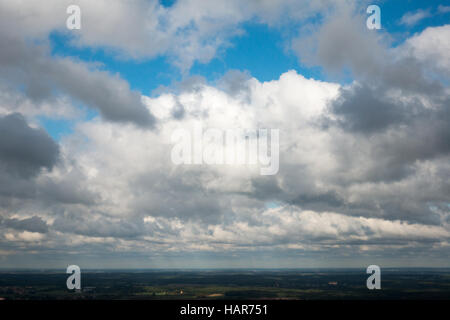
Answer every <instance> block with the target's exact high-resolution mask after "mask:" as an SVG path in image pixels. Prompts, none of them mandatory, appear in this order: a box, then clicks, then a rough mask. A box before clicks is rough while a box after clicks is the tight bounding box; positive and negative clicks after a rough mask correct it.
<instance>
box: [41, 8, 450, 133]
mask: <svg viewBox="0 0 450 320" xmlns="http://www.w3.org/2000/svg"><path fill="white" fill-rule="evenodd" d="M174 2H175V1H173V0H169V1H162V2H161V3H162V4H163V5H165V6H168V7H169V6H171V5H173V4H174ZM446 2H447V3H450V2H449V1H433V2H430V1H424V0H420V1H412V0H408V1H401V0H394V1H373V2H372V4H377V5H379V6H380V8H381V21H382V30H378V31H376V32H384V33H388V34H389V36H390V38H391V41H392V46H396V45H398V44H401V43H402V42H403V41H404V40H405V39H406V38H407V37H409V36H411V35H413V34H414V33H418V32H421V31H422V30H424V29H425V28H427V27H432V26H439V25H443V24H445V23H446V22H448V21H449V19H450V13H448V12H447V13H441V14H433V15H432V17H429V18H424V19H423V20H420V21H418V22H417V23H415V24H414V25H411V26H407V25H404V24H401V23H400V20H401V18H402V16H403V15H404V14H406V13H407V12H415V11H416V10H429V12H430V13H435V12H437V10H438V6H439V5H443V4H445V3H446ZM361 10H362V11H363V12H364V10H365V7H361ZM367 16H368V15H367ZM308 22H311V23H318V22H319V21H318V17H312V18H311V19H309V21H308ZM239 27H240V28H241V29H242V30H243V33H242V34H241V35H238V36H234V37H232V38H231V39H229V45H226V46H225V47H223V48H220V50H219V52H218V55H217V56H216V57H214V58H213V59H211V61H209V62H207V63H200V62H198V61H196V62H195V63H194V65H193V67H192V68H191V69H189V71H188V72H187V73H186V74H182V72H181V71H180V70H179V69H178V68H177V67H175V66H174V65H173V64H171V61H170V59H169V58H168V57H167V56H164V55H161V56H157V57H154V58H151V59H145V58H144V59H138V60H136V59H128V58H124V57H122V56H119V55H117V53H116V52H114V51H113V50H111V49H103V48H89V47H77V46H74V45H73V43H72V42H71V41H72V36H71V34H70V33H66V32H65V33H61V32H53V33H51V34H50V36H49V39H50V43H51V49H52V55H54V56H62V57H76V59H80V60H82V61H85V62H93V63H101V64H102V67H101V68H102V69H104V70H107V71H108V72H111V73H113V74H115V73H118V74H120V76H121V77H122V78H124V79H125V80H126V81H127V82H128V83H129V85H130V88H131V89H133V90H138V91H140V92H141V93H142V94H145V95H151V94H152V92H154V90H156V89H158V88H160V87H171V86H173V85H174V84H176V83H177V82H179V81H182V80H183V79H186V78H189V77H192V76H202V77H204V78H205V79H206V81H208V82H209V83H214V81H216V80H217V79H219V78H221V77H222V76H223V75H224V74H225V73H226V72H227V71H229V70H240V71H246V72H248V73H249V74H250V75H251V76H252V77H255V78H256V79H258V80H259V81H271V80H275V79H278V78H279V76H280V75H281V74H282V73H284V72H286V71H288V70H296V71H297V72H298V73H300V74H302V75H303V76H305V77H306V78H314V79H318V80H325V81H327V80H332V81H338V82H341V83H349V82H351V81H352V78H351V76H349V75H348V74H347V75H346V76H343V77H340V78H336V77H333V76H330V75H329V74H327V73H326V71H324V70H323V69H322V68H321V67H318V66H307V65H305V64H302V63H300V61H299V59H298V57H297V56H296V55H295V54H294V53H293V52H292V50H291V49H290V47H289V39H290V38H292V37H293V36H295V35H296V30H297V29H298V28H299V25H298V24H296V23H294V22H292V23H289V24H288V25H283V26H272V27H269V26H268V25H267V24H264V23H259V22H257V21H256V20H253V21H249V22H245V23H242V24H241V25H240V26H239ZM158 92H159V91H158ZM95 114H96V112H95V111H91V112H90V114H89V117H88V118H92V117H93V116H94V115H95ZM41 124H42V125H43V126H44V127H45V128H46V130H47V131H48V132H49V133H50V134H51V136H52V137H53V138H55V139H57V140H59V139H60V138H61V137H62V136H64V135H67V134H70V133H71V132H72V127H73V121H68V120H58V119H51V118H46V117H41Z"/></svg>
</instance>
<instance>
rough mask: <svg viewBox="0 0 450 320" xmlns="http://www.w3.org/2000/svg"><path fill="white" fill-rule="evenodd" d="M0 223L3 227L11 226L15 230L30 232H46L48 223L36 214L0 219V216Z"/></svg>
mask: <svg viewBox="0 0 450 320" xmlns="http://www.w3.org/2000/svg"><path fill="white" fill-rule="evenodd" d="M0 225H1V226H3V227H5V228H12V229H16V230H21V231H23V230H25V231H30V232H40V233H47V232H48V225H47V223H46V222H45V221H44V220H42V219H41V218H40V217H38V216H32V217H31V218H26V219H16V218H11V219H3V220H2V219H1V217H0Z"/></svg>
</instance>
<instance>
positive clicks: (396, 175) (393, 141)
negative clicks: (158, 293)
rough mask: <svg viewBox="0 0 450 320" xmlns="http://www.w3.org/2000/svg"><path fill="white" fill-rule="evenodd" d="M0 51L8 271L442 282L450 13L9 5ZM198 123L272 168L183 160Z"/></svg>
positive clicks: (267, 4)
mask: <svg viewBox="0 0 450 320" xmlns="http://www.w3.org/2000/svg"><path fill="white" fill-rule="evenodd" d="M73 4H75V5H77V6H79V8H80V12H81V16H80V21H81V28H80V29H68V28H67V25H66V21H67V19H68V18H69V16H70V15H71V14H70V13H69V14H68V13H67V11H66V10H67V7H68V6H69V5H73ZM369 5H377V6H379V8H380V13H381V15H380V17H381V28H380V29H369V28H368V27H367V25H366V20H367V19H368V18H369V16H370V15H371V14H370V13H367V12H366V9H367V7H368V6H369ZM0 43H1V49H0V268H61V269H64V268H66V267H67V266H68V265H74V264H75V265H78V266H80V267H81V268H82V269H83V268H308V267H314V268H317V267H325V268H333V267H354V268H365V267H367V266H368V265H372V264H375V265H379V266H380V267H381V268H382V267H450V259H448V257H449V256H450V179H449V178H450V161H449V160H450V88H449V75H450V53H449V52H450V1H400V0H392V1H375V0H373V1H357V0H343V1H337V0H320V1H297V0H285V1H281V0H249V1H245V2H243V1H239V0H229V1H219V0H208V1H206V0H176V1H156V0H133V1H119V0H111V1H106V0H98V1H95V2H94V1H87V0H80V1H76V0H75V1H72V0H71V1H66V0H45V1H34V0H28V1H8V0H0ZM198 125H202V126H203V128H218V129H220V130H227V129H239V128H241V129H242V128H243V129H260V128H269V129H276V130H279V170H278V171H277V172H276V174H273V175H261V174H260V170H258V169H259V168H258V164H256V165H254V164H248V165H245V164H244V165H237V164H236V165H225V164H214V165H209V164H205V163H203V164H176V163H174V162H173V161H172V158H171V154H172V150H173V141H172V135H173V133H174V132H176V130H178V129H180V128H182V129H186V130H190V129H192V128H193V127H195V126H198ZM272 155H273V154H272Z"/></svg>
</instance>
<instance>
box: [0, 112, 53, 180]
mask: <svg viewBox="0 0 450 320" xmlns="http://www.w3.org/2000/svg"><path fill="white" fill-rule="evenodd" d="M58 157H59V146H58V144H57V143H56V142H54V141H53V139H52V138H51V137H50V136H49V135H48V134H47V132H46V131H45V130H43V129H35V128H31V127H30V126H29V125H28V124H27V122H26V121H25V118H24V117H23V116H22V115H21V114H19V113H14V114H10V115H7V116H4V117H0V166H1V168H2V170H4V171H7V172H9V173H10V174H14V175H18V176H22V177H30V176H34V175H36V174H38V173H39V172H40V170H41V169H42V168H46V169H49V170H51V169H52V168H53V166H54V165H55V164H56V162H57V160H58Z"/></svg>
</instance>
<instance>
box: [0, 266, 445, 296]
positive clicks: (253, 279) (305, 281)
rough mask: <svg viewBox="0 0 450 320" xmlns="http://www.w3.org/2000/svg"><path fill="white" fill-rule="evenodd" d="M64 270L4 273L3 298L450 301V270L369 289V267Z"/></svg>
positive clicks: (388, 277) (392, 278) (402, 273)
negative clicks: (69, 283)
mask: <svg viewBox="0 0 450 320" xmlns="http://www.w3.org/2000/svg"><path fill="white" fill-rule="evenodd" d="M68 276H69V275H68V274H66V273H64V272H61V271H60V270H20V271H17V270H2V271H0V299H1V300H72V299H88V300H91V299H94V300H105V299H127V300H128V299H130V300H143V299H144V300H146V299H147V300H149V299H200V300H216V299H233V300H236V299H289V300H329V299H332V300H336V299H338V300H341V299H344V300H356V299H364V300H367V299H369V300H371V299H384V300H386V299H387V300H391V299H401V300H405V299H420V300H428V299H439V300H441V299H450V269H388V270H386V269H384V270H383V271H382V276H381V286H382V287H381V290H368V289H367V287H366V279H367V277H368V275H367V274H366V273H365V270H364V269H301V270H263V269H261V270H242V269H241V270H83V271H82V274H81V290H75V291H74V290H68V289H67V287H66V279H67V277H68Z"/></svg>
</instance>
